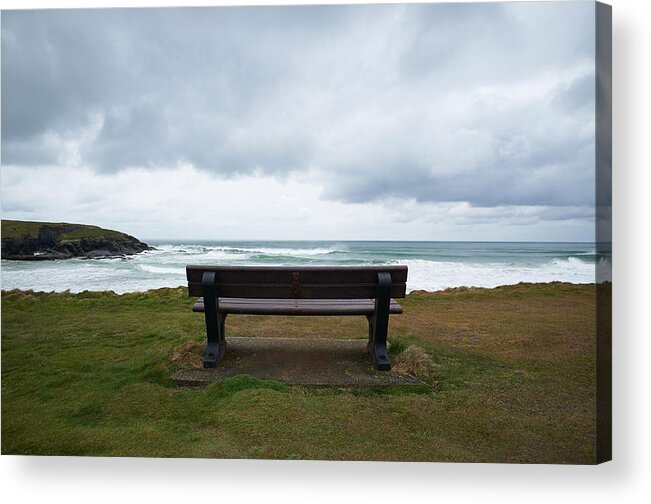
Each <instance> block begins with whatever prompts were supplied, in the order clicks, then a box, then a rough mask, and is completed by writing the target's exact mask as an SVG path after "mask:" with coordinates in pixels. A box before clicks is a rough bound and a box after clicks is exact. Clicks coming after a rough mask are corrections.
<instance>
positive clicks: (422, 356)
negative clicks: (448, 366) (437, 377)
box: [393, 345, 434, 381]
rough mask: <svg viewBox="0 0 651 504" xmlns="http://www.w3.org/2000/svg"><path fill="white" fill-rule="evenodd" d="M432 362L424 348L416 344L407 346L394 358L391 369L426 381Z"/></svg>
mask: <svg viewBox="0 0 651 504" xmlns="http://www.w3.org/2000/svg"><path fill="white" fill-rule="evenodd" d="M433 368H434V364H433V362H432V359H431V357H430V356H429V354H428V353H427V352H425V350H423V349H422V348H421V347H419V346H416V345H411V346H409V347H408V348H407V349H406V350H405V351H404V352H402V353H401V354H400V356H399V357H398V358H397V359H396V364H395V366H393V369H394V370H395V371H396V372H398V373H402V374H408V375H410V376H413V377H414V378H418V379H419V380H423V381H428V380H429V378H430V375H431V374H432V371H433Z"/></svg>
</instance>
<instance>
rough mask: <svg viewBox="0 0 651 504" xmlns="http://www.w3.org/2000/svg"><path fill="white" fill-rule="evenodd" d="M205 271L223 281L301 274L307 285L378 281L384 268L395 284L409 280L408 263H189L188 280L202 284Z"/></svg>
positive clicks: (280, 279) (282, 280) (285, 279)
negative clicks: (219, 264)
mask: <svg viewBox="0 0 651 504" xmlns="http://www.w3.org/2000/svg"><path fill="white" fill-rule="evenodd" d="M204 271H216V272H217V278H218V280H219V282H224V283H256V284H291V283H292V274H293V273H299V275H300V281H301V283H306V284H321V283H326V284H331V283H338V284H350V283H353V284H357V283H375V282H376V275H377V273H378V272H380V271H387V272H389V273H391V280H392V281H393V282H395V283H405V282H406V281H407V266H403V265H395V264H387V265H373V266H211V265H189V266H187V267H186V273H187V279H188V283H201V276H202V275H203V272H204Z"/></svg>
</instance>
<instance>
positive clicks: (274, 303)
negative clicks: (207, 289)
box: [192, 298, 402, 315]
mask: <svg viewBox="0 0 651 504" xmlns="http://www.w3.org/2000/svg"><path fill="white" fill-rule="evenodd" d="M374 308H375V301H374V300H373V299H332V300H330V299H328V300H324V299H253V298H249V299H242V298H219V309H220V311H222V312H224V313H233V314H242V315H244V314H246V315H371V314H372V313H373V310H374ZM204 309H205V307H204V303H203V298H199V300H198V301H197V302H196V303H195V304H194V306H193V307H192V311H194V312H203V311H204ZM389 313H402V306H400V305H399V304H398V303H397V302H396V300H395V299H391V303H390V305H389Z"/></svg>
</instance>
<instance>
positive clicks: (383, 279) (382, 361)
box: [369, 272, 391, 371]
mask: <svg viewBox="0 0 651 504" xmlns="http://www.w3.org/2000/svg"><path fill="white" fill-rule="evenodd" d="M390 301H391V274H390V273H386V272H383V273H378V274H377V293H376V296H375V310H374V312H373V318H372V320H371V319H369V350H370V353H371V358H372V359H373V364H374V365H375V369H377V370H379V371H388V370H390V369H391V361H390V360H389V355H388V354H387V333H388V331H389V303H390Z"/></svg>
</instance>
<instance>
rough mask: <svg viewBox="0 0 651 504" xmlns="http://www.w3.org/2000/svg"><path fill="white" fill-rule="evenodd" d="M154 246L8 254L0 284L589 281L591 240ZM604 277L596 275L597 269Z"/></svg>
mask: <svg viewBox="0 0 651 504" xmlns="http://www.w3.org/2000/svg"><path fill="white" fill-rule="evenodd" d="M147 243H149V244H150V245H152V246H154V247H155V248H156V250H151V251H147V252H143V253H141V254H137V255H134V256H128V257H120V258H102V259H68V260H56V261H7V260H2V264H1V284H0V286H1V288H2V289H4V290H10V289H22V290H29V289H31V290H34V291H45V292H49V291H55V292H62V291H70V292H81V291H85V290H89V291H108V290H111V291H114V292H116V293H118V294H122V293H125V292H136V291H146V290H149V289H157V288H160V287H178V286H182V285H186V278H185V267H186V265H188V264H219V265H285V266H289V265H300V266H325V265H350V266H352V265H362V264H404V265H407V266H408V267H409V273H408V277H407V278H408V279H407V291H408V292H411V291H414V290H425V291H437V290H441V289H445V288H448V287H461V286H467V287H497V286H500V285H511V284H517V283H520V282H554V281H559V282H570V283H575V284H583V283H594V282H595V270H596V269H597V268H602V269H603V270H609V269H610V268H609V265H608V264H603V261H604V259H600V263H599V264H598V261H597V251H596V247H595V244H594V243H593V242H577V243H568V242H562V243H550V242H420V241H187V240H186V241H173V240H151V241H147ZM602 278H603V275H602Z"/></svg>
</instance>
